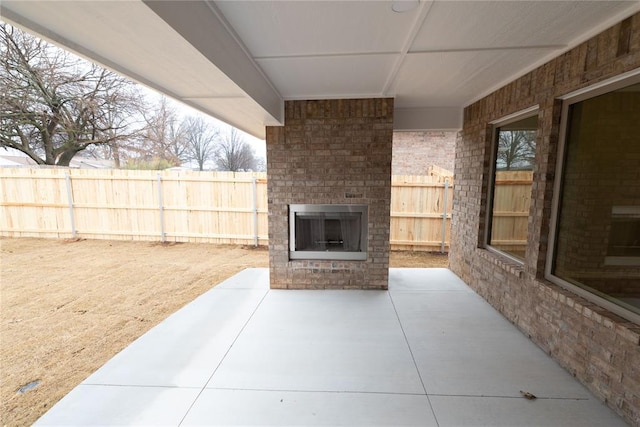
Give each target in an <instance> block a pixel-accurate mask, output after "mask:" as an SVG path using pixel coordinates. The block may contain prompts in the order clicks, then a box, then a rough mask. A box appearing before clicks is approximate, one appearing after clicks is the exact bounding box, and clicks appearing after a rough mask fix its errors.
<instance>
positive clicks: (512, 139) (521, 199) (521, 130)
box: [487, 116, 538, 260]
mask: <svg viewBox="0 0 640 427" xmlns="http://www.w3.org/2000/svg"><path fill="white" fill-rule="evenodd" d="M537 127H538V119H537V116H533V117H529V118H526V119H522V120H518V121H516V122H513V123H510V124H508V125H504V126H501V127H499V128H497V129H496V143H495V150H496V151H495V167H494V171H495V173H494V177H493V178H494V179H493V191H492V195H493V197H492V204H491V207H492V209H491V214H490V223H489V229H490V232H489V239H488V242H487V243H488V244H489V245H490V246H491V247H493V248H495V249H498V250H500V251H502V252H504V253H506V254H508V255H510V256H512V257H514V258H516V259H519V260H524V255H525V249H526V246H527V225H528V217H529V206H530V204H531V185H532V182H533V165H534V164H535V149H536V132H537V131H536V129H537Z"/></svg>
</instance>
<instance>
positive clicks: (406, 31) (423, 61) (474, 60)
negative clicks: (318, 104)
mask: <svg viewBox="0 0 640 427" xmlns="http://www.w3.org/2000/svg"><path fill="white" fill-rule="evenodd" d="M639 10H640V0H634V1H584V0H579V1H477V0H476V1H452V0H448V1H427V0H422V1H420V2H419V4H418V5H417V7H416V8H415V9H414V10H412V11H409V12H405V13H395V12H393V11H392V2H391V1H143V0H125V1H102V2H100V1H88V2H75V1H58V0H50V1H14V0H2V2H0V15H1V17H2V19H3V20H7V21H9V22H12V23H14V24H17V25H19V26H22V27H23V28H26V29H28V30H29V31H31V32H34V33H36V34H38V35H40V36H42V37H44V38H47V39H49V40H51V41H53V42H55V43H58V44H61V45H63V46H66V47H67V48H69V49H70V50H73V51H75V52H77V53H79V54H81V55H83V56H85V57H88V58H90V59H93V60H95V61H97V62H99V63H101V64H103V65H105V66H107V67H109V68H112V69H114V70H116V71H119V72H121V73H123V74H125V75H128V76H130V77H132V78H133V79H135V80H137V81H139V82H141V83H143V84H146V85H148V86H150V87H152V88H155V89H158V90H160V91H162V92H164V93H166V94H167V95H169V96H172V97H174V98H176V99H178V100H181V101H183V102H185V103H187V104H189V105H192V106H194V107H196V108H199V109H200V110H202V111H204V112H207V113H209V114H211V115H213V116H215V117H217V118H219V119H221V120H224V121H226V122H228V123H230V124H232V125H234V126H236V127H238V128H240V129H243V130H245V131H247V132H249V133H251V134H253V135H255V136H258V137H264V127H265V126H267V125H278V124H282V123H283V120H284V117H283V111H284V109H283V101H284V100H288V99H326V98H353V97H394V98H395V106H396V120H395V127H396V128H397V129H407V130H408V129H457V128H459V127H460V126H461V119H462V108H463V107H464V106H466V105H468V104H470V103H471V102H473V101H475V100H477V99H480V98H481V97H482V96H484V95H486V94H488V93H490V92H492V91H493V90H495V89H497V88H499V87H501V86H503V85H504V84H506V83H508V82H509V81H511V80H513V79H515V78H517V77H519V76H520V75H522V74H524V73H526V72H527V71H530V70H531V69H533V68H535V67H536V66H538V65H540V64H542V63H544V62H545V61H547V60H549V59H551V58H553V57H555V56H557V55H558V54H560V53H562V52H564V51H566V50H568V49H570V48H571V47H573V46H575V45H577V44H578V43H580V42H582V41H584V40H586V39H587V38H589V37H590V36H592V35H594V34H596V33H598V32H600V31H602V30H603V29H605V28H607V27H609V26H611V25H613V24H615V23H616V22H618V21H620V20H621V19H624V18H626V17H628V16H630V15H631V14H633V13H635V12H637V11H639Z"/></svg>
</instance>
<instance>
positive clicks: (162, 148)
mask: <svg viewBox="0 0 640 427" xmlns="http://www.w3.org/2000/svg"><path fill="white" fill-rule="evenodd" d="M143 116H144V120H145V122H146V127H145V130H144V132H143V133H142V134H141V135H140V144H139V146H138V147H137V151H138V154H139V156H138V158H137V159H136V161H138V160H146V161H148V160H150V159H156V160H164V161H166V162H168V163H169V164H170V165H171V166H179V165H180V164H181V163H182V162H184V161H187V160H188V159H189V147H188V145H187V139H186V131H185V128H184V127H183V126H182V124H181V122H180V120H179V118H178V115H177V113H176V110H175V108H173V107H172V106H171V105H169V102H168V100H167V98H166V97H164V96H163V97H161V98H160V102H159V103H158V104H157V105H156V107H155V108H151V109H148V110H147V111H146V112H144V113H143Z"/></svg>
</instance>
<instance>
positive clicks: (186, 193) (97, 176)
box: [0, 168, 453, 251]
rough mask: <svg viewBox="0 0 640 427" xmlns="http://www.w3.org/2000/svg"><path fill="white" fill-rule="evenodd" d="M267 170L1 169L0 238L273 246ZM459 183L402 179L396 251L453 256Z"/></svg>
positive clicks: (394, 213) (395, 202)
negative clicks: (269, 242)
mask: <svg viewBox="0 0 640 427" xmlns="http://www.w3.org/2000/svg"><path fill="white" fill-rule="evenodd" d="M266 183H267V181H266V174H264V173H232V172H192V171H162V172H157V171H136V170H115V169H110V170H89V169H27V168H0V235H2V236H7V237H49V238H51V237H54V238H69V237H76V236H77V237H85V238H93V239H126V240H149V241H159V240H160V241H179V242H201V243H232V244H250V245H258V244H262V245H264V244H266V243H267V239H268V225H267V219H268V216H267V184H266ZM451 190H452V179H451V177H447V176H444V175H442V174H440V173H432V174H431V175H430V176H394V177H393V179H392V193H391V236H390V237H391V245H392V248H393V249H407V250H427V251H446V250H448V245H449V243H448V242H449V236H450V226H451V224H450V221H451V206H452V193H453V191H451Z"/></svg>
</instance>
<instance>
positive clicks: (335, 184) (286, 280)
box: [267, 98, 393, 289]
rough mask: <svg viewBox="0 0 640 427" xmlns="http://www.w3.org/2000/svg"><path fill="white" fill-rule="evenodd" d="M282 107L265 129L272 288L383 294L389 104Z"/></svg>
mask: <svg viewBox="0 0 640 427" xmlns="http://www.w3.org/2000/svg"><path fill="white" fill-rule="evenodd" d="M285 109H286V111H285V125H284V126H278V127H275V126H271V127H267V178H268V194H269V196H268V198H269V202H268V204H269V264H270V280H271V287H272V288H289V289H323V288H333V289H387V286H388V277H389V221H390V219H389V214H390V212H389V209H390V198H391V147H392V136H393V99H388V98H378V99H350V100H319V101H287V102H286V103H285Z"/></svg>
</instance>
